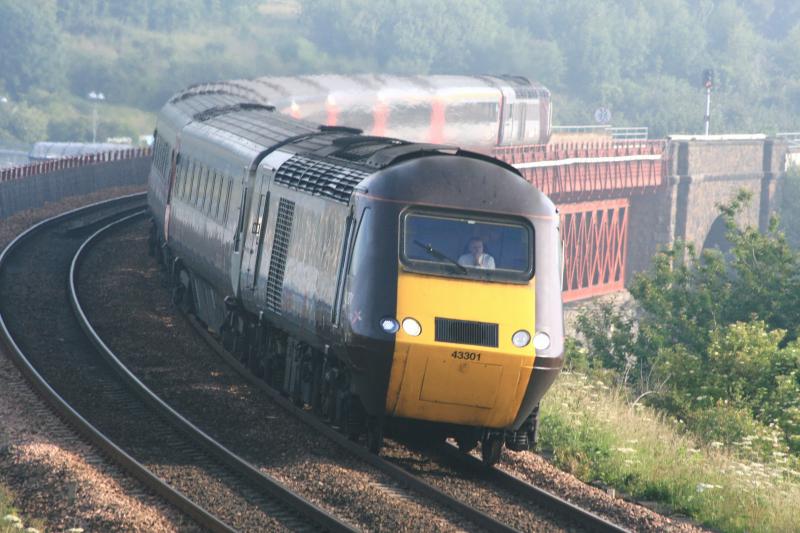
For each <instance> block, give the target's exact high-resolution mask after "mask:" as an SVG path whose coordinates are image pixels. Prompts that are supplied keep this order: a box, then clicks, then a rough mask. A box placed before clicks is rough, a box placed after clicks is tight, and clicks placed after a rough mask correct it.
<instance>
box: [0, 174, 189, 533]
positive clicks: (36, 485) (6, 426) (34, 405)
mask: <svg viewBox="0 0 800 533" xmlns="http://www.w3.org/2000/svg"><path fill="white" fill-rule="evenodd" d="M140 191H141V187H122V188H113V189H107V190H104V191H100V192H97V193H94V194H91V195H87V196H83V197H71V198H66V199H64V200H62V201H59V202H55V203H49V204H47V205H45V206H44V207H41V208H39V209H33V210H28V211H24V212H21V213H17V214H15V215H13V216H11V217H8V218H5V219H2V220H0V248H3V247H5V245H6V244H8V243H9V242H10V241H11V240H12V239H13V238H14V237H16V236H17V235H18V234H19V233H21V232H22V231H24V230H25V229H27V228H28V227H30V226H32V225H33V224H35V223H36V222H39V221H40V220H43V219H45V218H49V217H51V216H54V215H56V214H58V213H61V212H64V211H68V210H70V209H75V208H77V207H81V206H83V205H88V204H91V203H94V202H97V201H101V200H105V199H108V198H113V197H117V196H122V195H126V194H131V193H134V192H140ZM0 483H2V484H3V485H5V486H6V487H8V488H9V489H10V490H11V491H12V492H13V493H14V495H15V496H16V500H15V502H14V504H15V506H16V507H17V508H19V509H20V511H21V512H22V513H23V515H24V516H26V517H29V518H37V519H40V520H43V521H44V523H45V525H46V529H48V530H56V531H62V530H65V529H68V528H73V527H80V528H83V529H84V530H86V531H123V530H124V531H136V532H139V531H141V532H144V531H178V530H180V531H187V530H189V531H190V530H191V528H192V523H191V522H187V521H186V518H185V517H184V516H183V515H182V514H181V513H179V512H178V511H176V510H175V509H174V508H172V507H171V506H169V505H167V504H165V503H164V502H163V500H161V499H160V498H156V497H154V496H152V495H150V494H148V493H146V492H144V491H143V490H142V488H141V485H140V484H139V483H138V481H136V480H134V479H132V478H131V477H130V476H128V475H127V473H125V472H123V471H122V470H120V469H119V468H118V467H117V466H116V465H114V464H110V463H108V462H107V461H106V460H105V459H104V458H103V457H102V456H101V455H100V454H99V453H98V452H97V451H96V449H94V448H93V447H91V446H89V445H87V444H85V443H84V442H83V441H81V440H80V439H79V438H78V437H77V436H76V435H75V434H74V433H73V432H72V430H71V429H70V428H68V427H67V426H66V425H65V424H64V423H63V422H61V421H60V420H59V419H58V418H57V417H56V416H55V415H53V414H52V412H51V411H50V409H49V408H48V407H47V406H46V405H45V404H44V402H42V401H41V400H40V399H39V398H38V396H37V395H36V394H35V393H34V392H33V391H32V390H31V388H30V386H29V385H28V383H27V381H25V379H24V378H23V377H22V375H21V374H20V372H19V371H18V370H17V368H16V367H15V366H14V365H13V363H12V362H11V360H10V359H9V358H8V356H7V355H6V354H5V352H4V348H3V347H2V346H0Z"/></svg>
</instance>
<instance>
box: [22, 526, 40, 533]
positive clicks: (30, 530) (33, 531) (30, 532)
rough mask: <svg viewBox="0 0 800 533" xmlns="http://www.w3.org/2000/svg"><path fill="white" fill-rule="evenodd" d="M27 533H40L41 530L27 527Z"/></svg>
mask: <svg viewBox="0 0 800 533" xmlns="http://www.w3.org/2000/svg"><path fill="white" fill-rule="evenodd" d="M25 533H39V530H38V529H36V528H35V527H27V528H25Z"/></svg>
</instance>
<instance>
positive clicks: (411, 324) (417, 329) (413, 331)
mask: <svg viewBox="0 0 800 533" xmlns="http://www.w3.org/2000/svg"><path fill="white" fill-rule="evenodd" d="M403 331H405V332H406V333H408V334H409V335H411V336H412V337H418V336H419V334H420V333H422V326H420V325H419V322H417V321H416V320H414V319H413V318H404V319H403Z"/></svg>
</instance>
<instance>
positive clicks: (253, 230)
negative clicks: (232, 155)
mask: <svg viewBox="0 0 800 533" xmlns="http://www.w3.org/2000/svg"><path fill="white" fill-rule="evenodd" d="M270 178H271V176H269V175H265V172H264V169H263V168H262V167H259V169H258V172H257V174H256V180H255V183H254V186H253V196H252V200H251V204H252V205H251V207H250V217H249V219H248V221H247V224H246V225H245V245H244V253H243V255H242V287H243V288H244V289H249V290H250V291H253V290H255V287H256V280H257V279H258V267H259V263H260V262H261V248H262V247H263V246H264V234H265V231H264V230H265V229H266V223H267V216H268V213H269V182H270Z"/></svg>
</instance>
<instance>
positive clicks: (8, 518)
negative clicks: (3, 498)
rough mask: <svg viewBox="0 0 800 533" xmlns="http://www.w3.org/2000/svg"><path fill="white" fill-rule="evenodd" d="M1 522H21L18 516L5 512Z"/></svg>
mask: <svg viewBox="0 0 800 533" xmlns="http://www.w3.org/2000/svg"><path fill="white" fill-rule="evenodd" d="M3 522H8V523H9V524H18V523H20V522H22V520H20V519H19V517H18V516H16V515H13V514H7V515H5V516H4V517H3Z"/></svg>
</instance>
